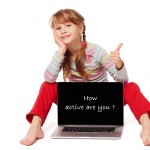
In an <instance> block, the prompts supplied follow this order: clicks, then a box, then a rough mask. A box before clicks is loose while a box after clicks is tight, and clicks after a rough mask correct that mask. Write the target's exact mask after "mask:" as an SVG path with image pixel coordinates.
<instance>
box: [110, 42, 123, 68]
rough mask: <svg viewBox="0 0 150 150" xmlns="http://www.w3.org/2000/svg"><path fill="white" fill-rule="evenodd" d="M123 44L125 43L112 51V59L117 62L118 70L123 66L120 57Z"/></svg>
mask: <svg viewBox="0 0 150 150" xmlns="http://www.w3.org/2000/svg"><path fill="white" fill-rule="evenodd" d="M122 45H123V43H120V44H119V45H118V46H117V48H116V49H115V50H114V51H111V52H110V60H111V61H112V62H113V63H114V64H115V66H116V68H117V69H118V70H119V69H121V68H122V67H123V61H122V59H121V57H120V48H121V47H122Z"/></svg>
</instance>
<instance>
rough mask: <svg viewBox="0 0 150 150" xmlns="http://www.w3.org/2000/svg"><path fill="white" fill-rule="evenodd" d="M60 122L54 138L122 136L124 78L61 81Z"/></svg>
mask: <svg viewBox="0 0 150 150" xmlns="http://www.w3.org/2000/svg"><path fill="white" fill-rule="evenodd" d="M57 89H58V126H57V128H56V129H55V130H54V132H53V133H52V135H51V138H54V139H55V138H95V139H120V138H121V135H122V131H123V125H124V114H123V106H124V104H123V83H122V82H58V85H57Z"/></svg>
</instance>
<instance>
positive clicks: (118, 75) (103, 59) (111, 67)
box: [98, 47, 128, 83]
mask: <svg viewBox="0 0 150 150" xmlns="http://www.w3.org/2000/svg"><path fill="white" fill-rule="evenodd" d="M98 59H99V61H100V64H101V65H102V66H103V67H104V68H105V69H106V70H107V71H108V72H109V74H110V75H111V76H112V77H113V78H114V80H115V81H117V82H123V83H127V82H128V73H127V70H126V67H125V65H124V63H123V61H122V60H121V61H122V65H120V63H118V64H119V65H120V66H119V67H118V68H117V65H116V64H115V63H114V62H113V61H112V58H110V55H109V54H108V53H107V52H106V51H105V50H104V49H103V48H101V47H100V53H99V55H98Z"/></svg>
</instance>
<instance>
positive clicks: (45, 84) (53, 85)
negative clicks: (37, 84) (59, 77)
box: [40, 81, 57, 89]
mask: <svg viewBox="0 0 150 150" xmlns="http://www.w3.org/2000/svg"><path fill="white" fill-rule="evenodd" d="M56 87H57V82H54V83H49V82H46V81H44V82H43V83H42V85H41V88H40V89H51V88H52V89H53V88H56Z"/></svg>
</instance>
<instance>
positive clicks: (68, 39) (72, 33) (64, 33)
mask: <svg viewBox="0 0 150 150" xmlns="http://www.w3.org/2000/svg"><path fill="white" fill-rule="evenodd" d="M54 30H55V33H56V35H57V37H58V38H59V39H60V40H61V41H62V42H63V43H64V44H66V45H67V44H71V43H73V42H76V41H81V33H82V32H83V28H82V26H77V25H75V24H74V23H72V22H65V23H62V24H55V25H54Z"/></svg>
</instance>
